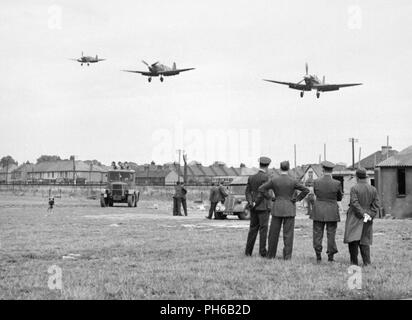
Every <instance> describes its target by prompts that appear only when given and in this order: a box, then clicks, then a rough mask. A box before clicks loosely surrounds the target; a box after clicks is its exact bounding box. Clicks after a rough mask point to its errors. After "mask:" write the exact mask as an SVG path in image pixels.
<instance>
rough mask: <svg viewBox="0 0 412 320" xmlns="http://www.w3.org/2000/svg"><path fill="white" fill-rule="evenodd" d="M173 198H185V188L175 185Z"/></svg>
mask: <svg viewBox="0 0 412 320" xmlns="http://www.w3.org/2000/svg"><path fill="white" fill-rule="evenodd" d="M173 198H179V199H181V198H183V188H182V186H177V185H176V186H175V194H174V195H173Z"/></svg>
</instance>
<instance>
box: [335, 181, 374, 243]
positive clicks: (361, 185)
mask: <svg viewBox="0 0 412 320" xmlns="http://www.w3.org/2000/svg"><path fill="white" fill-rule="evenodd" d="M379 206H380V204H379V197H378V192H377V191H376V188H375V187H373V186H371V185H370V184H368V183H367V182H366V180H360V181H359V182H358V183H357V184H356V185H354V186H353V187H352V188H351V190H350V204H349V209H348V211H347V216H346V223H345V235H344V239H343V242H344V243H348V242H352V241H360V244H362V245H371V244H372V234H373V230H372V225H373V220H372V221H368V222H366V223H365V222H363V214H364V213H367V214H368V215H370V216H371V217H372V219H373V218H374V217H375V216H376V214H377V213H378V211H379Z"/></svg>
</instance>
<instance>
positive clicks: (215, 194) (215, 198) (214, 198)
mask: <svg viewBox="0 0 412 320" xmlns="http://www.w3.org/2000/svg"><path fill="white" fill-rule="evenodd" d="M219 199H220V197H219V189H218V188H217V187H216V184H215V183H212V188H211V189H210V195H209V201H210V209H209V215H207V216H206V219H212V218H215V212H216V205H217V203H218V202H219Z"/></svg>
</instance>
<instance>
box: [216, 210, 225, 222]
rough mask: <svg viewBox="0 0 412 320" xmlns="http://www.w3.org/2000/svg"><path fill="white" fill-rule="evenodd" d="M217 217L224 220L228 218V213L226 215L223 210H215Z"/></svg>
mask: <svg viewBox="0 0 412 320" xmlns="http://www.w3.org/2000/svg"><path fill="white" fill-rule="evenodd" d="M215 219H217V220H224V219H226V215H224V214H223V212H215Z"/></svg>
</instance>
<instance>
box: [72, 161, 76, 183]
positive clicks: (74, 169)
mask: <svg viewBox="0 0 412 320" xmlns="http://www.w3.org/2000/svg"><path fill="white" fill-rule="evenodd" d="M71 158H72V160H73V184H74V185H76V162H75V156H74V155H72V156H71Z"/></svg>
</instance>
